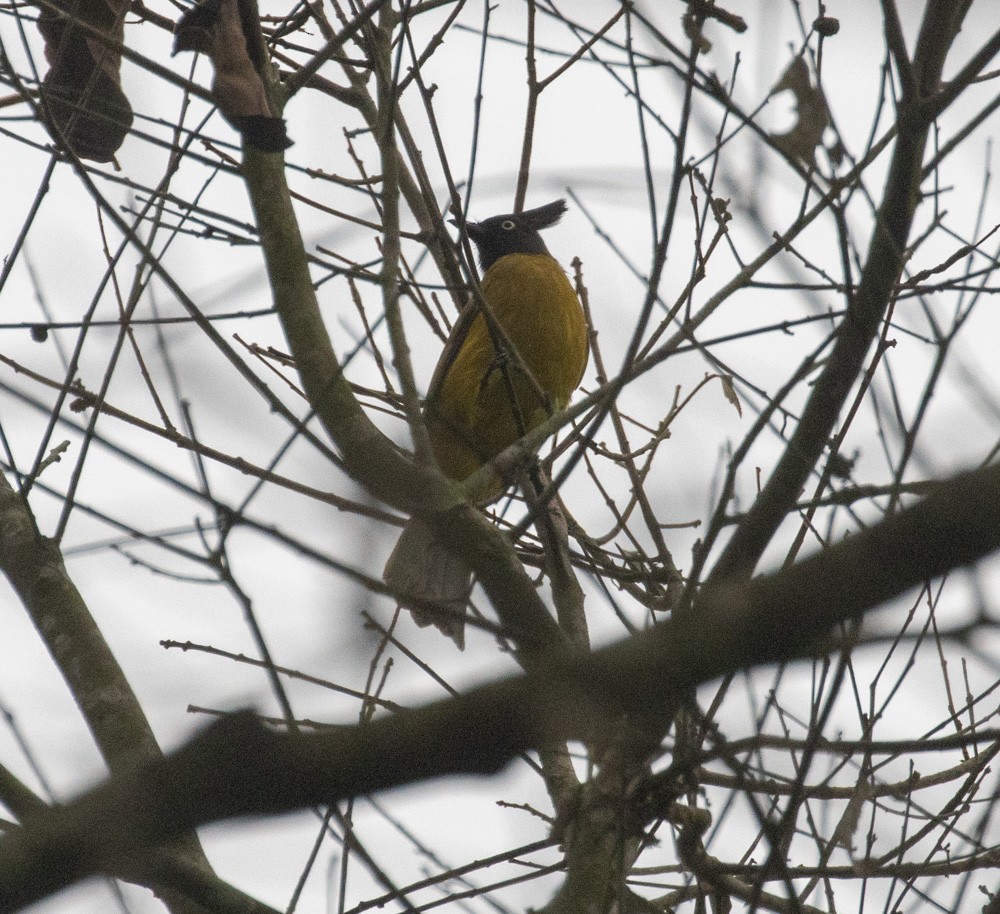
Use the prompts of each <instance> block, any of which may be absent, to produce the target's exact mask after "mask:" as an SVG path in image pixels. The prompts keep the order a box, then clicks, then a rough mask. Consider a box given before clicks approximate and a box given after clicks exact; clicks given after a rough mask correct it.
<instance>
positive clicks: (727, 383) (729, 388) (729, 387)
mask: <svg viewBox="0 0 1000 914" xmlns="http://www.w3.org/2000/svg"><path fill="white" fill-rule="evenodd" d="M719 380H720V381H722V393H723V395H724V396H725V398H726V399H727V400H728V401H729V402H730V403H732V404H733V406H735V407H736V412H738V413H739V414H740V418H741V419H742V418H743V405H742V404H741V403H740V395H739V394H738V393H736V388H735V387H734V386H733V376H732V375H728V374H723V375H719Z"/></svg>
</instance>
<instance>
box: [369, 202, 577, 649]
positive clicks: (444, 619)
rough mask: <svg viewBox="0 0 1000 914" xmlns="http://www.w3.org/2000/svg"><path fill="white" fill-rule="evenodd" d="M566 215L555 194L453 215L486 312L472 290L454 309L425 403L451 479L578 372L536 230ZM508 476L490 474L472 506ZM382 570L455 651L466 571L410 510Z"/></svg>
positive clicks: (572, 329)
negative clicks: (515, 207) (471, 248)
mask: <svg viewBox="0 0 1000 914" xmlns="http://www.w3.org/2000/svg"><path fill="white" fill-rule="evenodd" d="M565 212H566V201H565V200H555V201H553V202H552V203H548V204H546V205H544V206H539V207H537V208H535V209H530V210H523V211H522V212H519V213H505V214H502V215H499V216H491V217H490V218H488V219H484V220H483V221H481V222H464V223H460V222H458V221H457V220H452V221H453V223H454V224H456V225H459V226H460V228H464V231H465V234H466V235H467V237H468V238H469V239H470V240H471V241H472V242H473V243H474V244H475V246H476V253H477V255H478V259H479V265H480V268H481V271H482V280H481V281H480V290H481V292H482V299H483V301H484V302H485V304H486V306H487V309H488V313H489V315H490V316H491V319H490V320H488V319H487V317H486V316H484V314H483V313H482V311H481V309H480V308H479V307H478V305H477V304H476V301H475V298H473V299H472V300H471V301H470V302H469V304H467V305H466V306H465V309H464V310H463V312H462V314H461V315H460V316H459V319H458V320H457V321H456V323H455V326H454V327H453V329H452V332H451V335H450V336H449V338H448V341H447V342H446V343H445V347H444V349H443V351H442V353H441V357H440V359H439V361H438V364H437V367H436V368H435V370H434V375H433V377H432V379H431V383H430V386H429V389H428V393H427V397H426V399H425V401H424V409H423V415H424V421H425V422H426V425H427V432H428V436H429V439H430V445H431V450H432V451H433V453H434V458H435V460H436V461H437V465H438V467H439V468H440V469H441V471H442V472H443V473H444V474H445V475H446V476H448V477H449V478H451V479H452V480H455V481H456V482H463V481H464V480H466V479H467V478H468V477H469V476H470V475H472V474H473V473H475V472H476V471H477V470H479V469H480V468H481V467H483V466H485V465H487V464H489V463H490V461H492V460H493V458H495V457H496V456H497V455H498V454H500V453H501V452H502V451H503V450H505V449H506V448H508V447H509V446H510V445H512V444H514V443H515V442H516V441H517V440H518V439H520V438H522V437H523V436H524V435H525V434H526V433H527V432H530V431H531V430H532V429H534V428H536V427H537V426H538V425H539V424H541V423H542V422H543V421H545V419H546V418H547V417H548V416H549V415H551V414H552V413H553V412H556V411H558V410H561V409H564V408H565V407H566V406H567V404H568V403H569V400H570V397H571V396H572V394H573V392H574V391H575V390H576V388H577V387H578V386H579V384H580V381H581V380H582V379H583V374H584V371H585V370H586V367H587V361H588V359H589V356H590V342H589V334H588V329H587V322H586V319H585V317H584V313H583V308H582V307H581V305H580V300H579V298H578V297H577V294H576V291H575V290H574V289H573V286H572V284H571V283H570V281H569V279H568V277H567V276H566V273H565V272H564V271H563V268H562V267H561V266H560V265H559V262H558V261H557V260H556V259H555V258H554V257H553V256H552V255H551V254H550V253H549V250H548V248H547V247H546V246H545V242H544V241H543V240H542V236H541V234H540V232H542V231H543V230H544V229H547V228H551V227H552V226H554V225H555V224H556V223H557V222H559V220H560V219H561V218H562V216H563V215H564V214H565ZM470 309H471V310H470ZM510 349H512V350H514V352H511V351H509V350H510ZM508 482H509V480H507V479H503V478H501V477H500V476H499V474H498V475H497V476H496V477H495V478H494V479H493V480H492V482H491V484H490V485H489V486H488V487H487V492H486V494H485V496H484V497H483V498H482V503H483V504H487V503H489V502H490V501H493V500H495V499H496V498H498V497H499V496H500V495H501V494H502V493H503V491H504V489H505V488H506V486H507V484H508ZM383 579H384V580H385V582H386V584H387V586H388V587H389V588H390V590H392V591H393V593H394V595H395V596H396V598H397V599H398V600H399V601H400V603H401V604H402V605H404V606H407V608H408V609H409V610H410V612H411V614H412V615H413V618H414V619H415V621H416V622H417V624H418V625H421V626H426V625H430V624H432V623H433V624H434V625H435V626H437V628H439V629H440V630H441V631H442V632H444V633H445V634H446V635H448V636H449V637H450V638H452V640H453V641H454V642H455V644H456V645H457V646H458V647H459V649H464V647H465V618H464V614H465V606H466V603H467V601H468V597H469V593H470V590H471V572H470V570H469V568H468V567H467V566H466V564H465V563H464V562H463V561H462V560H461V559H460V558H459V557H458V556H456V555H454V554H452V553H451V552H449V551H448V550H447V549H446V548H445V546H444V545H443V543H441V542H440V540H439V539H438V537H437V536H436V534H435V533H434V531H433V530H432V529H431V528H430V527H429V526H428V525H427V524H425V523H424V522H423V521H421V520H420V519H419V518H417V517H412V518H410V520H409V521H408V522H407V524H406V526H405V527H404V528H403V532H402V534H401V535H400V537H399V540H398V542H397V543H396V547H395V548H394V549H393V551H392V554H391V555H390V556H389V560H388V562H387V563H386V566H385V571H384V573H383ZM407 597H410V598H411V602H409V603H408V602H407ZM414 600H415V601H417V602H418V603H419V604H420V605H419V606H417V605H414V603H413V602H412V601H414ZM435 608H437V609H438V610H439V611H435Z"/></svg>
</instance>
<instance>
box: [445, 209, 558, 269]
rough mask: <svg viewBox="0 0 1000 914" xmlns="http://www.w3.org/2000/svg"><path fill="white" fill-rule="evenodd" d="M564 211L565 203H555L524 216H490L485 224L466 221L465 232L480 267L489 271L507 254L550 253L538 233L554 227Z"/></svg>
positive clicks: (522, 214)
mask: <svg viewBox="0 0 1000 914" xmlns="http://www.w3.org/2000/svg"><path fill="white" fill-rule="evenodd" d="M565 212H566V201H565V200H556V201H555V202H553V203H547V204H545V206H539V207H538V208H537V209H528V210H525V211H524V212H523V213H509V214H507V215H504V216H491V217H490V218H489V219H484V220H483V221H482V222H466V223H465V231H466V234H468V236H469V237H470V238H471V239H472V240H473V241H474V242H475V243H476V250H477V251H478V252H479V265H480V267H482V269H483V272H486V270H488V269H489V268H490V266H491V265H492V264H493V263H495V262H496V261H497V260H499V259H500V258H501V257H503V256H504V255H506V254H548V252H549V250H548V248H547V247H545V242H544V241H542V236H541V235H539V234H538V233H539V232H540V231H541V230H542V229H546V228H548V227H549V226H551V225H555V224H556V223H557V222H558V221H559V220H560V219H561V218H562V215H563V213H565ZM452 221H453V222H454V221H455V220H452ZM456 224H458V223H456Z"/></svg>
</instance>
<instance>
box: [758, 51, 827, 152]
mask: <svg viewBox="0 0 1000 914" xmlns="http://www.w3.org/2000/svg"><path fill="white" fill-rule="evenodd" d="M785 91H788V92H791V93H792V95H794V96H795V113H796V115H797V117H798V120H797V121H796V123H795V126H794V127H792V129H791V130H789V131H788V132H787V133H778V134H774V133H772V134H771V140H772V141H773V142H774V145H775V146H777V147H778V149H780V150H781V151H782V152H784V153H785V154H786V155H787V156H790V157H791V158H795V159H801V160H802V161H803V162H805V163H806V164H807V165H811V164H813V162H814V161H815V158H814V157H815V152H816V148H817V147H818V146H819V145H820V144H821V143H822V142H823V133H824V132H825V131H826V128H827V127H828V126H829V125H830V112H829V109H828V108H827V106H826V98H825V97H824V96H823V90H822V89H821V88H820V87H819V86H814V85H813V84H812V83H811V82H810V81H809V67H808V65H807V64H806V62H805V60H803V59H802V58H801V57H796V58H795V60H793V61H792V62H791V63H790V64H789V65H788V69H786V70H785V72H784V73H783V74H782V77H781V79H779V80H778V82H777V83H776V84H775V87H774V88H773V89H772V90H771V95H777V94H778V93H779V92H785Z"/></svg>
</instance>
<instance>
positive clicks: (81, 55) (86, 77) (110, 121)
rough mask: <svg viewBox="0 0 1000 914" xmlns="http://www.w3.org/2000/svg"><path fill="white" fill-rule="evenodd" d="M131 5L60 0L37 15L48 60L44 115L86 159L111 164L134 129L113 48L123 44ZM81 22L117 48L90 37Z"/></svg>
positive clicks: (118, 57)
mask: <svg viewBox="0 0 1000 914" xmlns="http://www.w3.org/2000/svg"><path fill="white" fill-rule="evenodd" d="M127 6H128V4H126V3H122V2H120V0H118V2H115V0H60V2H58V3H56V4H53V6H45V7H43V9H42V11H41V12H40V13H39V16H38V31H39V32H41V33H42V37H43V38H44V39H45V59H46V60H47V61H48V62H49V71H48V73H46V74H45V78H44V79H43V80H42V86H41V92H42V115H43V117H44V118H45V120H46V121H47V122H48V124H49V127H50V128H51V129H54V132H55V133H56V135H57V136H58V135H61V137H62V139H63V140H65V142H66V144H67V145H68V146H69V148H70V149H71V150H72V151H73V152H74V153H76V155H78V156H79V157H80V158H81V159H91V160H92V161H94V162H110V161H111V160H112V159H113V158H114V155H115V153H116V152H117V151H118V149H119V147H120V146H121V144H122V143H123V142H124V141H125V137H126V136H127V135H128V132H129V129H130V128H131V126H132V106H131V105H130V104H129V101H128V99H127V98H126V97H125V93H124V92H122V87H121V62H122V58H121V54H120V53H118V52H117V51H116V50H115V48H114V46H113V45H121V44H122V42H123V40H124V37H125V32H124V21H125V11H126V9H127ZM56 7H58V9H56ZM78 22H82V23H85V24H86V25H89V26H91V27H93V28H94V29H98V30H99V31H100V32H101V33H102V34H103V35H105V36H106V37H107V38H108V39H109V40H110V42H111V43H112V44H111V45H109V44H107V43H105V42H101V41H100V40H99V39H97V38H95V37H92V36H88V35H87V34H86V33H85V32H84V30H83V29H82V28H81V27H80V26H79V25H78V24H77V23H78Z"/></svg>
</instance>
